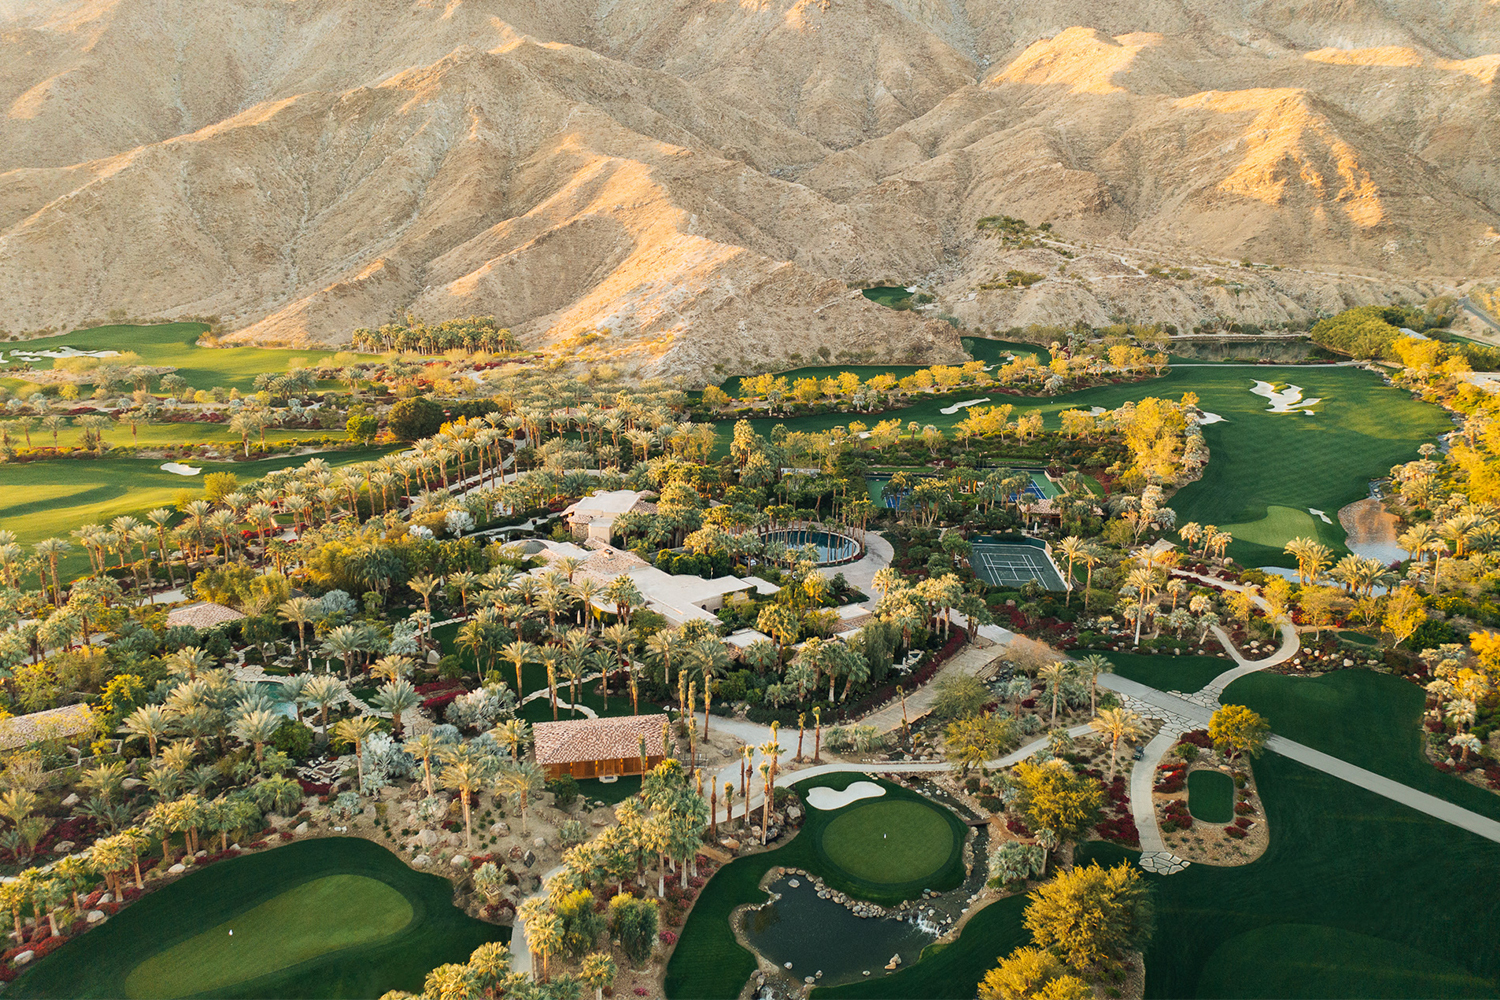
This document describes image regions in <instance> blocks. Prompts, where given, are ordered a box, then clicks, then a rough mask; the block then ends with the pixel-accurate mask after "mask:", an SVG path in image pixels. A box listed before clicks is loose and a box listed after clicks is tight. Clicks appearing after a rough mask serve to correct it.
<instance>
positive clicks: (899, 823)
mask: <svg viewBox="0 0 1500 1000" xmlns="http://www.w3.org/2000/svg"><path fill="white" fill-rule="evenodd" d="M953 840H954V837H953V829H952V828H951V827H950V826H949V825H948V822H947V820H945V819H944V818H943V814H942V813H940V812H938V811H937V810H936V809H934V808H932V807H931V806H928V805H926V804H924V803H922V802H919V801H916V800H913V799H907V800H899V799H891V798H889V797H888V796H887V797H882V798H879V799H876V800H875V801H873V802H864V803H861V804H857V805H854V806H851V807H849V808H846V809H843V810H840V812H839V815H838V816H837V817H836V818H835V819H834V820H833V821H832V822H831V823H829V824H828V825H827V826H826V827H824V828H823V834H822V838H821V844H822V847H823V853H824V854H826V855H827V856H828V860H829V861H831V862H833V863H834V864H835V865H837V866H838V867H839V868H840V869H842V870H843V871H844V872H845V873H847V874H849V875H852V876H854V877H855V878H860V879H864V880H866V881H868V882H892V883H901V882H911V881H915V880H917V879H922V878H926V877H927V876H928V875H931V874H932V873H933V872H935V871H938V870H939V869H941V868H942V867H943V866H944V865H945V864H947V862H948V858H949V856H950V855H951V854H952V853H953Z"/></svg>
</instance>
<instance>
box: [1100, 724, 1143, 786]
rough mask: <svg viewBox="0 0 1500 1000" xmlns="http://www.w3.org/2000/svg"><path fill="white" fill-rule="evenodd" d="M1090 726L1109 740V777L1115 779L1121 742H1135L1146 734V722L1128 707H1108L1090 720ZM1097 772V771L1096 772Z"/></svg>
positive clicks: (1108, 780) (1108, 779)
mask: <svg viewBox="0 0 1500 1000" xmlns="http://www.w3.org/2000/svg"><path fill="white" fill-rule="evenodd" d="M1089 727H1090V728H1092V729H1093V730H1094V732H1096V733H1098V734H1099V735H1100V736H1102V737H1104V738H1105V739H1107V740H1109V777H1107V778H1106V779H1105V781H1106V782H1113V781H1114V780H1115V764H1116V761H1117V760H1118V759H1119V754H1120V744H1121V743H1122V742H1125V743H1134V742H1135V741H1136V740H1138V739H1140V738H1141V737H1142V736H1144V735H1145V732H1146V731H1145V729H1144V728H1143V727H1144V723H1143V721H1142V719H1141V717H1140V716H1139V715H1137V714H1136V713H1134V712H1132V711H1131V710H1130V709H1128V708H1106V709H1105V710H1104V711H1102V712H1100V713H1099V714H1098V715H1096V716H1094V718H1093V719H1092V720H1091V721H1090V722H1089ZM1096 773H1097V772H1096Z"/></svg>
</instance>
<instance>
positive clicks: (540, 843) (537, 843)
mask: <svg viewBox="0 0 1500 1000" xmlns="http://www.w3.org/2000/svg"><path fill="white" fill-rule="evenodd" d="M531 846H532V847H536V848H539V849H540V848H544V847H546V846H547V838H546V837H538V838H536V839H535V840H533V841H532V842H531Z"/></svg>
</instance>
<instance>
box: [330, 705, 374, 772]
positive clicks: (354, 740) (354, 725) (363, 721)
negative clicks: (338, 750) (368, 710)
mask: <svg viewBox="0 0 1500 1000" xmlns="http://www.w3.org/2000/svg"><path fill="white" fill-rule="evenodd" d="M379 728H380V723H379V722H377V721H376V720H375V719H373V718H371V717H370V716H368V715H356V716H354V717H353V718H350V719H340V720H339V721H338V722H337V723H335V724H334V727H333V735H334V736H335V737H337V738H338V739H340V740H343V741H344V742H345V743H349V744H352V745H353V747H354V760H355V763H356V765H357V766H358V768H359V787H360V788H363V787H364V785H365V762H364V758H363V756H362V755H361V754H360V750H361V749H362V748H363V747H364V742H365V740H366V738H368V737H369V736H370V734H371V733H373V732H375V731H376V730H377V729H379Z"/></svg>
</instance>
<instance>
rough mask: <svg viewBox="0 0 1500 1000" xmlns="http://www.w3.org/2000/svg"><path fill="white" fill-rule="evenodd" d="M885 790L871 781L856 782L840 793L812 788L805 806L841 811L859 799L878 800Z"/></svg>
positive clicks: (828, 789)
mask: <svg viewBox="0 0 1500 1000" xmlns="http://www.w3.org/2000/svg"><path fill="white" fill-rule="evenodd" d="M884 794H885V789H884V788H881V787H880V786H879V785H877V784H875V782H873V781H856V782H855V783H854V784H852V785H850V786H849V787H848V788H846V789H844V790H843V791H842V792H836V791H834V790H833V789H832V788H822V787H819V788H814V789H812V790H811V791H809V792H808V793H807V804H808V805H810V806H812V807H813V808H814V809H842V808H844V807H845V806H847V805H848V804H849V803H851V802H858V801H859V800H860V799H878V798H880V797H881V796H882V795H884Z"/></svg>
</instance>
